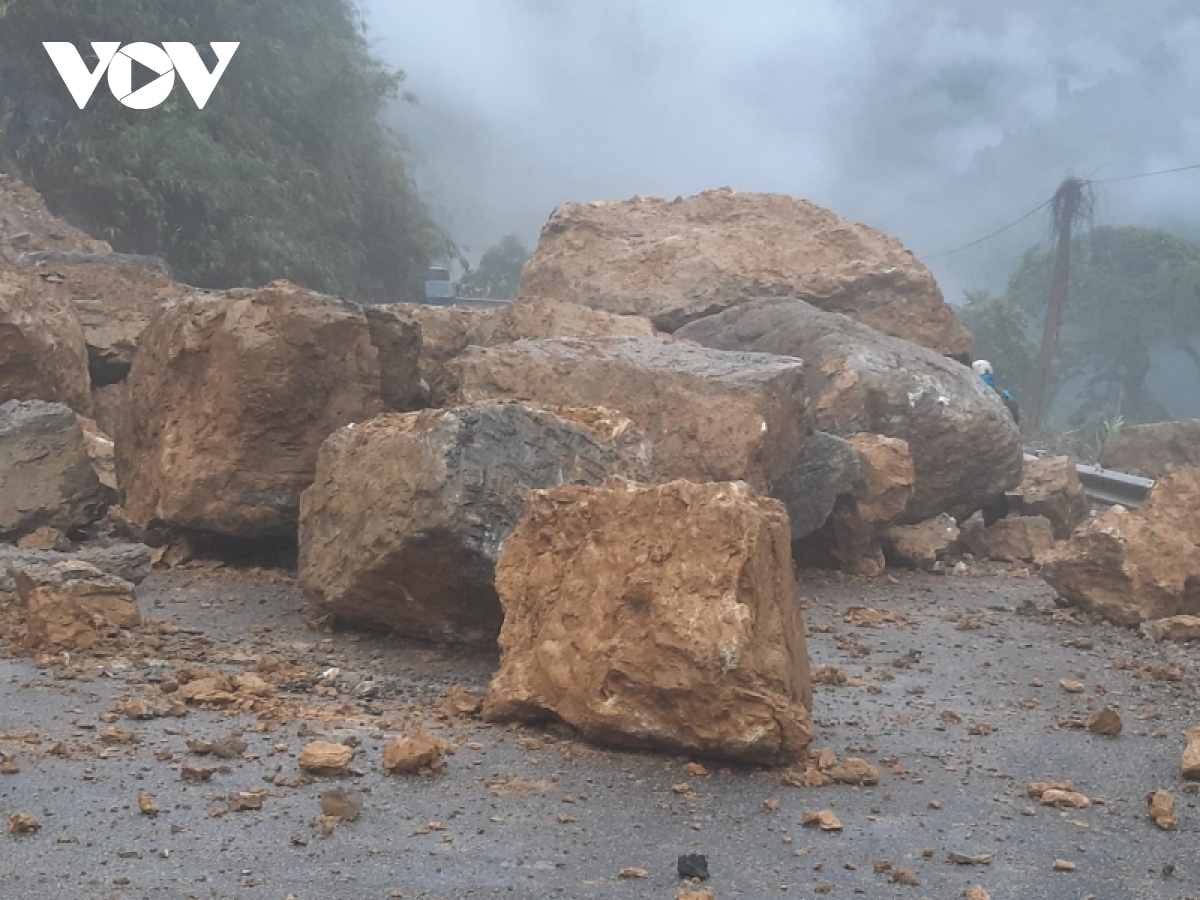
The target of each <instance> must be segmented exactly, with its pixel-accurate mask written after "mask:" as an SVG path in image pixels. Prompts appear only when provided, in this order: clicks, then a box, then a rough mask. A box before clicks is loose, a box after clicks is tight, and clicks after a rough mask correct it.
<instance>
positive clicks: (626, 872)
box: [617, 866, 650, 878]
mask: <svg viewBox="0 0 1200 900" xmlns="http://www.w3.org/2000/svg"><path fill="white" fill-rule="evenodd" d="M649 874H650V873H649V872H647V871H646V870H645V869H643V868H642V867H641V866H630V867H629V868H627V869H622V870H621V871H620V872H619V873H617V877H618V878H646V877H647V876H648V875H649Z"/></svg>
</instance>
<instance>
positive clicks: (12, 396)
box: [0, 267, 92, 415]
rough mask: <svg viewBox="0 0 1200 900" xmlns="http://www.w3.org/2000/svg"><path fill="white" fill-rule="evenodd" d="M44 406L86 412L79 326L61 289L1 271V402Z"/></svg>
mask: <svg viewBox="0 0 1200 900" xmlns="http://www.w3.org/2000/svg"><path fill="white" fill-rule="evenodd" d="M6 400H44V401H47V402H50V403H63V404H65V405H67V406H69V407H71V409H73V410H75V411H76V412H78V413H82V414H83V415H87V414H88V413H90V412H91V407H92V395H91V378H90V376H89V374H88V351H87V344H86V343H85V342H84V337H83V326H82V325H80V323H79V316H78V314H77V313H76V312H75V307H74V305H73V304H72V303H71V299H70V295H69V293H68V292H67V290H66V288H65V286H64V285H63V284H61V283H58V282H54V281H46V280H43V279H42V278H40V277H39V276H38V275H37V274H36V273H35V272H32V271H30V270H27V269H21V270H16V269H8V268H4V267H0V402H4V401H6Z"/></svg>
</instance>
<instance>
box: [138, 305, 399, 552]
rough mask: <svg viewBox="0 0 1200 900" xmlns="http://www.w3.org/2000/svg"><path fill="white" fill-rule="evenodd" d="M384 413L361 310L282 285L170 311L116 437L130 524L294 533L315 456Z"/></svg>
mask: <svg viewBox="0 0 1200 900" xmlns="http://www.w3.org/2000/svg"><path fill="white" fill-rule="evenodd" d="M382 410H383V403H382V401H381V399H380V369H379V360H378V353H377V351H376V349H375V347H374V346H373V345H372V343H371V335H370V329H369V327H368V323H367V319H366V317H365V316H364V315H363V312H362V310H361V309H360V308H359V307H357V306H354V305H353V304H347V303H344V302H342V301H339V300H335V299H333V298H330V297H325V296H322V295H320V294H315V293H313V292H311V291H307V290H304V289H302V288H298V287H296V286H295V285H292V284H289V283H287V282H274V283H272V284H270V285H268V286H267V287H265V288H261V289H258V290H237V291H229V292H227V293H222V294H214V295H194V296H190V297H186V298H184V299H181V300H178V301H176V302H174V303H171V304H169V305H167V306H166V307H164V308H163V310H161V311H160V312H159V314H158V315H157V316H156V317H155V318H154V320H153V322H152V323H151V325H150V327H149V328H148V329H147V330H146V333H145V334H144V335H143V338H142V344H141V347H140V349H139V350H138V354H137V357H136V358H135V359H134V363H133V369H132V370H131V371H130V373H129V380H128V384H127V388H126V393H125V402H124V404H123V411H122V416H121V423H120V426H119V428H118V432H117V435H116V443H117V479H118V481H119V483H120V485H121V488H122V490H123V491H124V494H125V503H124V508H125V512H126V515H127V517H128V519H129V520H130V521H131V522H133V523H134V524H135V525H137V526H138V527H141V528H149V527H156V526H166V527H171V528H177V529H188V530H193V531H200V532H209V533H213V534H219V535H228V536H241V537H268V536H284V537H287V536H291V535H294V534H295V531H296V526H297V522H298V520H299V511H300V494H301V492H302V491H303V490H304V489H305V488H307V487H308V486H309V485H310V484H312V480H313V475H314V473H315V471H316V464H317V450H318V449H319V448H320V446H321V442H322V441H324V440H325V438H326V437H328V436H329V435H330V434H331V433H332V432H333V431H335V430H337V429H338V428H340V427H341V426H343V425H348V424H350V423H351V422H361V421H364V420H366V419H369V418H371V417H372V416H374V415H377V414H378V413H380V412H381V411H382Z"/></svg>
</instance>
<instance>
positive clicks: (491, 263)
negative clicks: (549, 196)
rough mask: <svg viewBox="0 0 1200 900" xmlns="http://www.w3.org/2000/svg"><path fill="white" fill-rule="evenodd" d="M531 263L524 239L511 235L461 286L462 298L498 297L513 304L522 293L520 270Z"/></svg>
mask: <svg viewBox="0 0 1200 900" xmlns="http://www.w3.org/2000/svg"><path fill="white" fill-rule="evenodd" d="M528 261H529V251H528V250H526V249H525V245H524V244H522V243H521V239H520V238H518V237H517V236H516V235H513V234H510V235H508V236H507V237H505V238H503V239H501V241H500V243H498V244H496V245H495V246H493V247H489V248H488V249H487V251H485V252H484V254H483V257H482V258H481V259H480V260H479V265H478V266H477V267H476V268H475V269H474V270H472V271H469V272H467V273H466V274H465V275H463V277H462V278H461V279H460V280H459V282H458V293H459V296H460V297H495V298H497V299H505V300H511V299H512V298H514V297H516V296H517V294H518V292H519V291H520V290H521V269H522V268H524V266H525V263H526V262H528Z"/></svg>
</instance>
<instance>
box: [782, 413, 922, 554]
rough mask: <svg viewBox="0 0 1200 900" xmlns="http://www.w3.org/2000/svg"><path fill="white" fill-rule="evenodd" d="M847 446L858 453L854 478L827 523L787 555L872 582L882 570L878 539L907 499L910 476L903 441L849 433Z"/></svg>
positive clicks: (911, 484)
mask: <svg viewBox="0 0 1200 900" xmlns="http://www.w3.org/2000/svg"><path fill="white" fill-rule="evenodd" d="M847 441H848V442H849V444H850V446H851V447H853V448H854V451H855V452H856V453H857V454H858V461H859V476H858V478H857V479H856V480H855V482H854V484H853V485H852V487H851V489H850V492H849V493H848V494H845V495H843V496H841V497H839V498H838V501H837V503H836V504H835V506H834V509H833V512H832V513H831V514H830V516H829V520H828V521H827V522H826V523H825V524H824V525H823V526H822V527H821V529H820V530H818V531H817V532H815V533H814V534H812V535H811V536H810V537H808V538H806V539H805V540H802V541H800V542H799V543H798V544H796V545H795V546H794V547H793V552H794V553H795V554H796V560H797V562H798V563H800V564H802V565H812V566H820V567H822V568H836V569H843V570H845V571H848V572H853V573H854V574H857V575H866V576H870V577H874V576H876V575H880V574H882V572H883V570H884V566H885V560H884V555H883V546H882V544H881V543H880V538H881V536H882V535H883V533H884V532H885V531H887V529H888V528H890V527H891V526H892V525H894V524H895V523H896V522H897V521H898V520H899V519H900V517H901V516H902V515H903V514H904V510H905V509H907V507H908V504H909V502H910V501H911V500H912V497H913V492H914V489H915V485H916V472H915V470H914V469H913V462H912V456H911V455H910V454H909V451H908V442H907V441H904V440H901V439H900V438H889V437H884V436H883V435H879V434H852V435H850V437H848V438H847Z"/></svg>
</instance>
